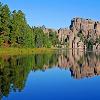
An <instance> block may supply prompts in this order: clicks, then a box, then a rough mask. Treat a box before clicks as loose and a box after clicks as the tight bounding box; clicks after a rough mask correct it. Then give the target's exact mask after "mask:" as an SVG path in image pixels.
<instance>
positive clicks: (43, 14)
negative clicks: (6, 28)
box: [0, 0, 100, 28]
mask: <svg viewBox="0 0 100 100" xmlns="http://www.w3.org/2000/svg"><path fill="white" fill-rule="evenodd" d="M0 1H1V2H2V3H4V4H8V6H9V7H10V10H11V11H13V10H15V9H16V10H22V11H23V12H24V13H25V15H26V18H27V22H28V23H29V24H30V25H31V26H41V25H45V26H46V27H50V28H60V27H69V25H70V21H71V19H72V18H74V17H82V18H90V19H93V20H100V0H0Z"/></svg>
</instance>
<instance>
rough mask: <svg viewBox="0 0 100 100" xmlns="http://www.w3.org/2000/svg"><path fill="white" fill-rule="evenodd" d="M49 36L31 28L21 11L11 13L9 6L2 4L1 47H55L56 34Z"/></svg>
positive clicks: (0, 23)
mask: <svg viewBox="0 0 100 100" xmlns="http://www.w3.org/2000/svg"><path fill="white" fill-rule="evenodd" d="M49 34H50V35H48V34H47V33H44V32H43V29H41V28H39V27H30V26H29V25H28V23H27V21H26V18H25V14H24V13H23V12H22V11H21V10H18V11H16V10H14V11H13V12H11V11H10V9H9V7H8V6H7V5H3V4H2V3H0V47H17V48H43V47H45V48H50V47H55V46H56V44H57V41H58V40H57V37H56V33H55V32H52V31H51V33H49Z"/></svg>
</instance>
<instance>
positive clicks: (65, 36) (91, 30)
mask: <svg viewBox="0 0 100 100" xmlns="http://www.w3.org/2000/svg"><path fill="white" fill-rule="evenodd" d="M43 30H44V32H45V33H49V32H50V30H52V29H48V28H44V29H43ZM52 31H55V32H56V33H57V36H58V39H59V41H60V44H61V46H62V47H66V44H67V46H69V48H81V49H86V48H88V44H87V43H85V42H88V43H90V44H89V45H92V46H93V49H100V22H99V21H92V20H91V19H84V18H78V17H77V18H73V19H72V20H71V25H70V27H69V28H60V29H58V30H52ZM97 40H98V41H97ZM91 41H93V43H92V44H91Z"/></svg>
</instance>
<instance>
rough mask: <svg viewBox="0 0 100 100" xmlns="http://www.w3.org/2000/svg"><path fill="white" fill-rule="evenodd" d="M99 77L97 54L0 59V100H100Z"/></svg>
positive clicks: (64, 53)
mask: <svg viewBox="0 0 100 100" xmlns="http://www.w3.org/2000/svg"><path fill="white" fill-rule="evenodd" d="M99 75H100V53H99V52H82V51H78V50H73V51H72V50H69V51H66V50H58V51H55V52H51V53H44V54H33V55H22V56H6V55H5V56H1V57H0V100H100V76H99Z"/></svg>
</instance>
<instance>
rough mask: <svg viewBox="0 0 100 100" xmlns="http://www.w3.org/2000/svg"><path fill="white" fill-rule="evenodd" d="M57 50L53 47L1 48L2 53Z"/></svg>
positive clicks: (23, 53) (37, 52)
mask: <svg viewBox="0 0 100 100" xmlns="http://www.w3.org/2000/svg"><path fill="white" fill-rule="evenodd" d="M53 51H55V49H54V48H53V49H51V48H0V55H29V54H41V53H50V52H53Z"/></svg>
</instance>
